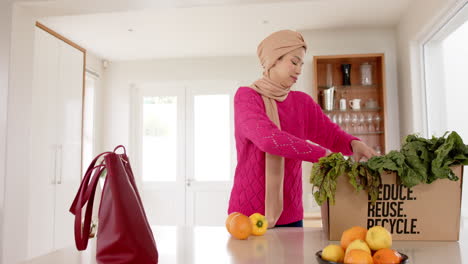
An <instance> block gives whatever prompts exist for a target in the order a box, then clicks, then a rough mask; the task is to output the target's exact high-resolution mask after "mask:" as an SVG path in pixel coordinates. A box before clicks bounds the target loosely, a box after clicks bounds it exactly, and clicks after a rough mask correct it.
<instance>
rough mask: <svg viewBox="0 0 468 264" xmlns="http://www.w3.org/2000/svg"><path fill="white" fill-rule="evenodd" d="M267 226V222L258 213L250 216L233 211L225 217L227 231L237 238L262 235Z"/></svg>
mask: <svg viewBox="0 0 468 264" xmlns="http://www.w3.org/2000/svg"><path fill="white" fill-rule="evenodd" d="M267 228H268V222H267V220H266V219H265V216H263V215H262V214H260V213H254V214H252V215H251V216H246V215H244V214H241V213H238V212H234V213H231V214H229V216H228V217H227V219H226V229H227V231H228V232H229V233H230V234H231V235H232V236H233V237H235V238H237V239H247V238H249V236H251V235H255V236H262V235H263V234H265V232H266V231H267Z"/></svg>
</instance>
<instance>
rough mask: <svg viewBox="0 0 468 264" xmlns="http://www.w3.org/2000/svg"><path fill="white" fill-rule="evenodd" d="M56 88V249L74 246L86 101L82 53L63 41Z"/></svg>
mask: <svg viewBox="0 0 468 264" xmlns="http://www.w3.org/2000/svg"><path fill="white" fill-rule="evenodd" d="M59 54H60V60H59V63H60V70H59V83H58V87H57V95H58V96H57V99H58V100H57V103H56V104H57V106H58V107H57V117H58V118H57V123H58V126H57V142H58V150H57V173H56V175H57V178H56V190H55V191H56V199H55V232H54V236H55V238H54V246H55V249H59V248H63V247H67V246H72V245H74V239H73V238H74V233H73V226H74V219H75V218H74V216H73V215H72V214H71V213H70V212H69V208H70V205H71V203H72V201H73V198H75V194H76V191H77V186H79V185H80V179H81V175H82V173H81V138H82V137H81V131H82V130H81V127H82V124H81V120H82V105H83V104H82V100H83V66H84V65H83V64H84V54H83V52H82V51H79V50H77V49H76V48H74V47H72V46H70V45H68V44H66V43H64V42H62V41H60V53H59Z"/></svg>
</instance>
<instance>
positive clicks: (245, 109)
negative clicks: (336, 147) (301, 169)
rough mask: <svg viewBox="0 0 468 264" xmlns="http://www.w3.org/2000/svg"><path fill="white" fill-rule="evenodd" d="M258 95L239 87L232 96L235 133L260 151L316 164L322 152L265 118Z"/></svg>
mask: <svg viewBox="0 0 468 264" xmlns="http://www.w3.org/2000/svg"><path fill="white" fill-rule="evenodd" d="M264 107H265V106H264V104H263V100H262V98H261V96H259V94H258V93H257V92H255V91H254V90H252V89H251V88H248V87H241V88H239V89H238V90H237V93H236V95H235V97H234V115H235V128H236V133H241V134H242V135H244V136H245V137H246V138H247V139H249V140H250V141H252V142H253V144H255V145H256V146H257V147H258V148H259V149H260V150H261V151H263V152H268V153H270V154H273V155H278V156H282V157H285V158H290V159H297V160H304V161H310V162H317V161H318V159H319V158H320V157H323V156H324V155H325V154H326V151H325V149H323V148H321V147H319V146H315V145H312V144H310V143H308V142H306V141H305V140H304V139H301V138H298V137H296V136H294V135H291V134H289V133H287V132H285V131H282V130H280V129H278V127H277V126H276V125H275V124H274V123H273V122H272V121H271V120H270V119H269V118H268V116H267V115H266V112H265V109H264Z"/></svg>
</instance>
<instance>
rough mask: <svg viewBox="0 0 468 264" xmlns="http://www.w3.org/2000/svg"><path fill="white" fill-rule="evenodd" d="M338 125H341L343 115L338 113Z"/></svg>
mask: <svg viewBox="0 0 468 264" xmlns="http://www.w3.org/2000/svg"><path fill="white" fill-rule="evenodd" d="M338 125H339V126H340V127H342V125H343V116H342V115H341V114H338Z"/></svg>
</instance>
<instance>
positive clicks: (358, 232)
mask: <svg viewBox="0 0 468 264" xmlns="http://www.w3.org/2000/svg"><path fill="white" fill-rule="evenodd" d="M366 234H367V229H365V228H364V227H360V226H353V227H351V228H349V229H346V230H345V231H344V232H343V234H342V235H341V241H340V244H341V247H342V248H343V249H344V250H346V248H347V247H348V245H349V244H350V243H351V242H353V241H354V240H356V239H361V240H364V241H366Z"/></svg>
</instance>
